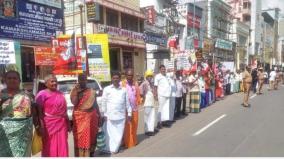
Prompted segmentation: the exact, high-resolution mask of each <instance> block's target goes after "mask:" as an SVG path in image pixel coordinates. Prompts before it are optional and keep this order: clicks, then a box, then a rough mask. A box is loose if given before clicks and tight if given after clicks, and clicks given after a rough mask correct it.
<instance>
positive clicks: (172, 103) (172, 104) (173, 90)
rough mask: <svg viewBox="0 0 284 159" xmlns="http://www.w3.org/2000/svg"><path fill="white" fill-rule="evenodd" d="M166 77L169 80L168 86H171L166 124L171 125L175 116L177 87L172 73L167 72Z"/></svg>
mask: <svg viewBox="0 0 284 159" xmlns="http://www.w3.org/2000/svg"><path fill="white" fill-rule="evenodd" d="M167 75H168V78H169V81H170V84H171V97H170V120H169V122H168V124H172V123H173V122H175V120H174V116H175V107H176V90H177V86H176V79H175V75H174V72H169V73H168V74H167Z"/></svg>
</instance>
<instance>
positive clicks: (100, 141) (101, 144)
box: [97, 128, 106, 150]
mask: <svg viewBox="0 0 284 159" xmlns="http://www.w3.org/2000/svg"><path fill="white" fill-rule="evenodd" d="M105 139H106V138H105V132H104V131H103V130H102V128H99V131H98V133H97V150H103V149H104V148H105V147H106V143H105Z"/></svg>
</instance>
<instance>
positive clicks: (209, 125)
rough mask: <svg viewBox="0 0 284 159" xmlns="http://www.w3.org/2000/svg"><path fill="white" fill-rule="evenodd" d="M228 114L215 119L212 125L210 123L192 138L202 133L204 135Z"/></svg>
mask: <svg viewBox="0 0 284 159" xmlns="http://www.w3.org/2000/svg"><path fill="white" fill-rule="evenodd" d="M226 116H227V115H226V114H223V115H221V116H220V117H219V118H217V119H215V120H214V121H212V122H211V123H209V124H208V125H206V126H205V127H203V128H202V129H200V130H199V131H197V132H196V133H194V134H193V135H192V136H197V135H200V134H201V133H203V132H204V131H205V130H206V129H208V128H210V127H211V126H212V125H214V124H216V123H217V122H218V121H220V120H221V119H223V118H224V117H226Z"/></svg>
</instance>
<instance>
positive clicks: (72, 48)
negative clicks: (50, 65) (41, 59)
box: [52, 34, 83, 75]
mask: <svg viewBox="0 0 284 159" xmlns="http://www.w3.org/2000/svg"><path fill="white" fill-rule="evenodd" d="M75 39H76V41H75ZM79 41H81V39H80V38H78V37H75V35H74V34H73V35H72V36H68V35H64V36H61V37H58V38H57V39H53V40H52V45H53V47H52V51H54V52H55V53H56V54H57V57H58V58H57V60H56V63H55V65H54V71H53V73H54V74H62V75H75V74H79V73H83V70H82V63H81V54H80V53H81V49H80V48H81V47H79V45H80V44H81V43H79Z"/></svg>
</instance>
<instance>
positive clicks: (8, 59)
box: [0, 40, 16, 65]
mask: <svg viewBox="0 0 284 159" xmlns="http://www.w3.org/2000/svg"><path fill="white" fill-rule="evenodd" d="M15 63H16V56H15V46H14V42H13V41H11V40H0V64H4V65H6V64H15Z"/></svg>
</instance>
